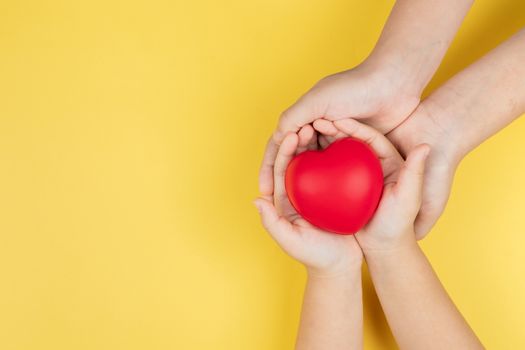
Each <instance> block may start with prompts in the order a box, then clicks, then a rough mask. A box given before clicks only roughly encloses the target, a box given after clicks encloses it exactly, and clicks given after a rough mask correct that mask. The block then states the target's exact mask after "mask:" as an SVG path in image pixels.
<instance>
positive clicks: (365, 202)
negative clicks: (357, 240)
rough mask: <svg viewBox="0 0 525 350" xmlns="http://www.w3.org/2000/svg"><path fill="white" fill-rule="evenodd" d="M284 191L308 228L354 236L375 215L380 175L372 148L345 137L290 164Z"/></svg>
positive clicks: (379, 195)
mask: <svg viewBox="0 0 525 350" xmlns="http://www.w3.org/2000/svg"><path fill="white" fill-rule="evenodd" d="M285 185H286V192H287V193H288V198H289V199H290V202H291V203H292V205H293V206H294V208H295V210H297V212H298V213H299V214H300V215H301V216H302V217H303V218H305V219H306V220H307V221H308V222H310V223H311V224H313V225H315V226H317V227H319V228H321V229H323V230H327V231H331V232H334V233H339V234H354V233H356V232H357V231H359V229H361V228H362V227H363V226H364V225H365V224H366V223H367V222H368V221H369V220H370V218H371V217H372V215H374V212H375V210H376V208H377V205H378V203H379V199H380V198H381V193H382V191H383V171H382V170H381V163H380V162H379V159H378V158H377V156H376V155H375V153H374V152H373V151H372V149H371V148H370V146H368V145H367V144H366V143H364V142H362V141H360V140H357V139H353V138H350V137H347V138H344V139H340V140H337V141H335V142H334V143H332V144H331V145H330V146H328V147H327V148H326V149H325V150H322V151H306V152H303V153H301V154H299V155H297V156H296V157H295V158H294V159H292V161H291V162H290V164H288V168H287V169H286V176H285Z"/></svg>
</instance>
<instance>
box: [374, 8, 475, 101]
mask: <svg viewBox="0 0 525 350" xmlns="http://www.w3.org/2000/svg"><path fill="white" fill-rule="evenodd" d="M473 3H474V0H459V1H454V0H445V1H443V0H429V1H417V0H416V1H414V0H398V1H396V4H395V5H394V7H393V9H392V12H391V13H390V17H389V18H388V21H387V22H386V24H385V27H384V29H383V32H382V33H381V37H380V38H379V40H378V42H377V44H376V46H375V48H374V50H373V52H372V54H371V55H370V57H369V60H370V61H373V62H380V63H379V64H380V65H390V66H392V67H393V68H394V69H395V70H396V71H397V73H398V79H399V80H400V82H402V83H403V85H406V86H408V87H409V89H410V90H411V91H413V92H414V93H415V94H417V95H418V96H419V95H420V94H421V92H422V91H423V89H424V88H425V87H426V86H427V84H428V82H429V81H430V79H431V78H432V76H433V75H434V73H435V71H436V70H437V68H438V66H439V64H440V63H441V60H442V59H443V56H444V55H445V52H446V51H447V49H448V47H449V46H450V43H451V42H452V39H453V38H454V36H455V34H456V32H457V30H458V28H459V26H460V25H461V23H462V22H463V19H464V17H465V16H466V14H467V12H468V10H469V9H470V7H471V6H472V4H473ZM405 79H406V80H405Z"/></svg>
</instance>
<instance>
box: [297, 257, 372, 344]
mask: <svg viewBox="0 0 525 350" xmlns="http://www.w3.org/2000/svg"><path fill="white" fill-rule="evenodd" d="M296 348H297V349H298V350H301V349H347V350H350V349H362V348H363V302H362V289H361V266H360V264H358V265H357V264H356V265H355V266H353V267H352V268H350V269H349V271H348V272H347V273H345V274H342V275H339V276H334V277H328V276H316V275H315V274H310V273H309V274H308V283H307V285H306V290H305V294H304V301H303V310H302V314H301V323H300V326H299V332H298V336H297V347H296Z"/></svg>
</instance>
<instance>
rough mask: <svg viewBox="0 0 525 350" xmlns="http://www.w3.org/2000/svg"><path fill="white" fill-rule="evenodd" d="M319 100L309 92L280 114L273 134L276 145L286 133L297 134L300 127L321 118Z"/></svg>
mask: <svg viewBox="0 0 525 350" xmlns="http://www.w3.org/2000/svg"><path fill="white" fill-rule="evenodd" d="M319 100H320V99H319V98H318V97H317V94H315V93H313V92H312V91H311V90H310V91H309V92H307V93H306V94H305V95H303V96H302V97H301V98H300V99H299V100H297V102H295V103H294V104H293V105H292V106H290V107H289V108H288V109H287V110H286V111H284V112H283V113H282V114H281V117H280V118H279V123H278V125H277V130H276V132H275V139H276V141H277V143H279V142H281V141H282V140H283V139H284V137H285V136H286V134H287V133H289V132H297V131H299V129H300V128H301V127H302V126H304V125H306V124H310V123H311V122H313V121H314V120H315V119H318V118H321V117H322V109H323V107H322V106H321V104H320V103H319Z"/></svg>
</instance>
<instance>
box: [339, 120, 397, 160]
mask: <svg viewBox="0 0 525 350" xmlns="http://www.w3.org/2000/svg"><path fill="white" fill-rule="evenodd" d="M333 124H334V127H336V128H337V129H338V130H340V131H341V132H344V133H345V134H347V135H348V136H352V137H354V138H356V139H359V140H361V141H364V142H366V143H367V144H368V145H369V146H370V147H372V149H373V150H374V151H375V152H376V154H377V156H378V157H379V158H390V157H396V158H398V160H400V161H401V160H402V157H401V155H400V154H399V152H398V151H397V149H396V148H395V147H394V145H393V144H392V143H391V142H390V141H389V140H388V139H387V138H386V137H385V136H384V135H383V134H381V133H380V132H379V131H377V130H376V129H374V128H373V127H371V126H368V125H365V124H362V123H360V122H358V121H357V120H354V119H349V118H347V119H342V120H338V121H335V122H334V123H333Z"/></svg>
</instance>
